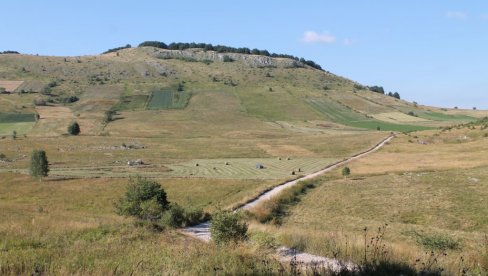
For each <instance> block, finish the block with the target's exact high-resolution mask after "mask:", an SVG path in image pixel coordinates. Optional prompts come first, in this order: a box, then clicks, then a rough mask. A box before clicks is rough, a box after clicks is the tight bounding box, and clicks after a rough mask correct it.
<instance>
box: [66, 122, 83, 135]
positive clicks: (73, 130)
mask: <svg viewBox="0 0 488 276" xmlns="http://www.w3.org/2000/svg"><path fill="white" fill-rule="evenodd" d="M68 133H69V134H71V135H78V134H80V125H79V124H78V123H77V122H76V121H75V122H72V123H71V124H70V125H69V126H68Z"/></svg>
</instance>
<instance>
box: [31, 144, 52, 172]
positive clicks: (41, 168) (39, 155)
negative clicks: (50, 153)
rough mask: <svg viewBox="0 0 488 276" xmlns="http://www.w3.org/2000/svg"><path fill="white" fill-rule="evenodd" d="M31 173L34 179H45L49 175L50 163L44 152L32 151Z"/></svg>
mask: <svg viewBox="0 0 488 276" xmlns="http://www.w3.org/2000/svg"><path fill="white" fill-rule="evenodd" d="M29 173H30V175H31V176H33V177H43V176H47V174H48V173H49V163H48V161H47V155H46V152H45V151H44V150H34V151H32V155H31V162H30V167H29Z"/></svg>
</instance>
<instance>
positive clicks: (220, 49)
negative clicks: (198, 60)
mask: <svg viewBox="0 0 488 276" xmlns="http://www.w3.org/2000/svg"><path fill="white" fill-rule="evenodd" d="M138 47H156V48H160V49H167V50H186V49H190V48H197V49H203V50H204V51H215V52H217V53H236V54H245V55H258V56H267V57H273V58H289V59H293V60H296V61H299V62H301V63H304V64H306V65H308V66H310V67H312V68H315V69H318V70H322V71H324V70H323V69H322V67H321V66H320V65H318V64H317V63H315V62H314V61H312V60H306V59H304V58H298V57H295V56H292V55H286V54H276V53H270V52H269V51H268V50H259V49H256V48H254V49H250V48H247V47H240V48H236V47H230V46H224V45H212V44H210V43H195V42H191V43H184V42H173V43H170V44H166V43H164V42H161V41H144V42H142V43H141V44H139V46H138Z"/></svg>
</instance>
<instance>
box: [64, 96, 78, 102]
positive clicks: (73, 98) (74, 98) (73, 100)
mask: <svg viewBox="0 0 488 276" xmlns="http://www.w3.org/2000/svg"><path fill="white" fill-rule="evenodd" d="M79 100H80V99H79V98H78V97H76V96H69V97H66V98H64V99H63V102H64V103H74V102H77V101H79Z"/></svg>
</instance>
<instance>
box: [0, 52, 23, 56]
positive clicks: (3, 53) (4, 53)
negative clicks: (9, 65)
mask: <svg viewBox="0 0 488 276" xmlns="http://www.w3.org/2000/svg"><path fill="white" fill-rule="evenodd" d="M6 54H16V55H18V54H20V53H19V52H17V51H3V52H0V55H6Z"/></svg>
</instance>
